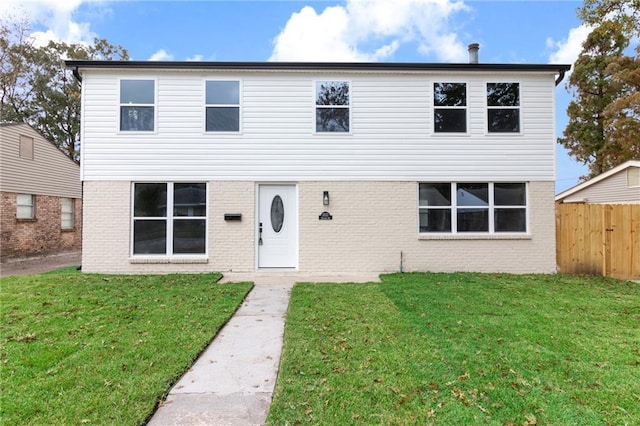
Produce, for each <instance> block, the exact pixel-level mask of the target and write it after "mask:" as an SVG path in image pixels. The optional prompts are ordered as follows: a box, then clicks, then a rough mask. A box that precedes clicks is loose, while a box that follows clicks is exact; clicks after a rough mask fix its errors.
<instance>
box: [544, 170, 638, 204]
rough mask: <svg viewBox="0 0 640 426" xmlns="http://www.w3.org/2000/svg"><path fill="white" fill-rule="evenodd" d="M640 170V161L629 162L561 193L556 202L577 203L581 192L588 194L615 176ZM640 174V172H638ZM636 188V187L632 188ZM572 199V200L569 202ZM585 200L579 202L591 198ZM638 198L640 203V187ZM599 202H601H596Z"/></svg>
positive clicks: (587, 199) (583, 200)
mask: <svg viewBox="0 0 640 426" xmlns="http://www.w3.org/2000/svg"><path fill="white" fill-rule="evenodd" d="M634 168H635V169H640V160H629V161H627V162H625V163H622V164H620V165H618V166H616V167H614V168H613V169H611V170H608V171H606V172H604V173H602V174H599V175H598V176H596V177H594V178H591V179H589V180H587V181H585V182H582V183H580V184H578V185H576V186H574V187H572V188H569V189H567V190H566V191H563V192H561V193H559V194H558V195H556V202H565V201H566V202H568V201H572V202H577V200H576V198H577V197H579V196H580V194H579V193H580V192H586V191H587V190H589V189H590V188H593V187H595V186H596V185H597V184H599V183H602V182H603V181H605V180H607V179H610V178H612V177H613V176H615V175H617V174H619V173H621V172H624V171H625V170H628V169H634ZM638 173H640V172H638ZM632 188H635V187H632ZM570 198H571V200H569V199H570ZM584 198H586V200H585V199H582V198H580V200H579V201H582V202H586V201H589V197H584ZM635 198H637V200H638V201H640V187H638V188H637V196H636V197H635ZM596 202H599V201H596Z"/></svg>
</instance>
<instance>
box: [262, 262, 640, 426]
mask: <svg viewBox="0 0 640 426" xmlns="http://www.w3.org/2000/svg"><path fill="white" fill-rule="evenodd" d="M268 422H269V424H272V425H284V424H300V423H313V424H323V425H324V424H327V425H328V424H331V425H334V424H336V425H337V424H340V425H348V424H381V425H405V424H442V425H451V424H460V425H463V424H496V425H535V424H538V425H546V424H554V425H587V424H588V425H598V424H602V425H608V424H611V425H624V424H629V425H631V424H640V284H636V283H631V282H622V281H615V280H609V279H604V278H599V277H575V276H562V275H557V276H556V275H553V276H549V275H539V276H535V275H532V276H513V275H490V274H393V275H387V276H383V282H382V283H381V284H375V283H369V284H302V285H297V286H296V287H294V289H293V293H292V298H291V302H290V305H289V312H288V315H287V323H286V330H285V345H284V350H283V358H282V362H281V368H280V373H279V378H278V383H277V385H276V393H275V395H274V400H273V404H272V407H271V411H270V413H269V418H268Z"/></svg>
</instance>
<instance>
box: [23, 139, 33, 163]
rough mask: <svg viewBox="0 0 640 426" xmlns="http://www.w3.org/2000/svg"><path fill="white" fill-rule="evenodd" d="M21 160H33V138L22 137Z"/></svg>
mask: <svg viewBox="0 0 640 426" xmlns="http://www.w3.org/2000/svg"><path fill="white" fill-rule="evenodd" d="M20 158H26V159H28V160H33V138H30V137H29V136H24V135H20Z"/></svg>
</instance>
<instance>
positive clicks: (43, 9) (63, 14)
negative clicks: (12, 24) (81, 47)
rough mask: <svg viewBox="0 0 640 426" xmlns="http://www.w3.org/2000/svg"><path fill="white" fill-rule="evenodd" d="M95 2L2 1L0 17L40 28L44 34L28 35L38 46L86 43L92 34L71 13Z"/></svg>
mask: <svg viewBox="0 0 640 426" xmlns="http://www.w3.org/2000/svg"><path fill="white" fill-rule="evenodd" d="M97 1H99V0H2V2H1V3H0V17H3V18H5V19H6V18H16V19H21V18H22V17H25V18H26V19H28V21H29V22H30V23H31V24H32V26H42V27H44V28H45V30H44V31H35V32H33V33H31V39H32V40H33V41H34V43H35V44H36V45H38V46H42V45H46V44H47V43H48V42H49V41H57V42H60V41H63V42H67V43H90V42H91V41H92V40H93V38H94V37H96V34H95V33H93V32H92V31H91V29H90V24H89V23H87V22H76V21H75V20H74V18H73V14H74V12H75V11H76V10H77V9H78V7H80V5H81V4H83V3H92V2H93V3H95V2H97Z"/></svg>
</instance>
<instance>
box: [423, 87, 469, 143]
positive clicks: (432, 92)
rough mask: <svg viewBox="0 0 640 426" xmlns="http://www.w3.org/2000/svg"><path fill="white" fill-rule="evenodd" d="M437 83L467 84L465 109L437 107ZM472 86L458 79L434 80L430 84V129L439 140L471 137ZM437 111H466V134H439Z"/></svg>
mask: <svg viewBox="0 0 640 426" xmlns="http://www.w3.org/2000/svg"><path fill="white" fill-rule="evenodd" d="M437 83H462V84H465V85H466V86H465V88H466V99H465V104H466V105H465V106H464V107H440V106H436V105H435V98H434V96H435V88H434V85H435V84H437ZM470 87H471V84H470V83H469V82H468V81H466V80H456V79H446V80H433V81H431V82H430V83H429V90H430V93H429V99H431V122H430V123H429V127H430V129H431V135H432V136H435V137H438V138H442V137H444V138H455V137H465V136H470V135H471V131H470V126H471V120H470V117H469V116H470V110H469V88H470ZM436 109H464V110H465V122H466V124H465V131H464V132H437V131H436Z"/></svg>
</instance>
